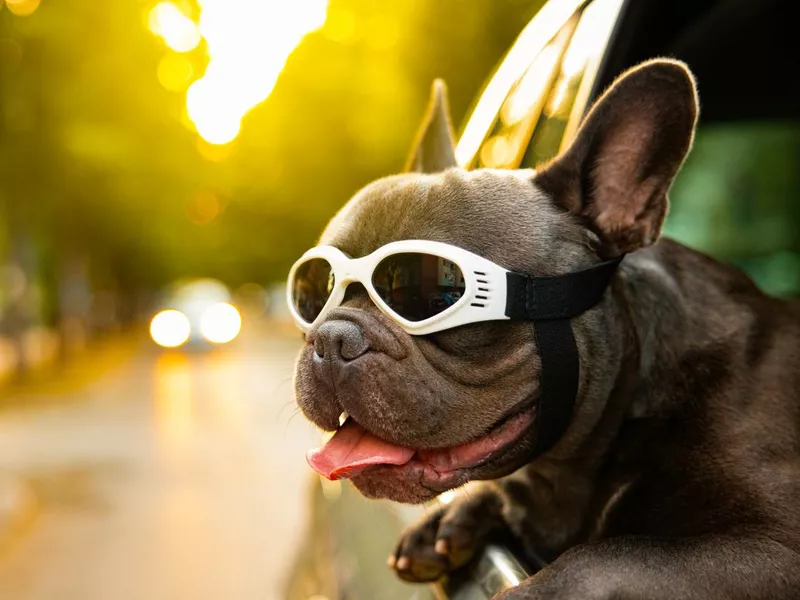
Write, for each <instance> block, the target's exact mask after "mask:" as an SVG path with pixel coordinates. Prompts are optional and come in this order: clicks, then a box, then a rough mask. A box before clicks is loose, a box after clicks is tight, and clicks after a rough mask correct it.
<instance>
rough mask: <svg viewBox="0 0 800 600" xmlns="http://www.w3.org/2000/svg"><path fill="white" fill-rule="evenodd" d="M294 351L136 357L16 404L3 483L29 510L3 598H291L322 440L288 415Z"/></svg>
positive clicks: (247, 347) (1, 556) (294, 340)
mask: <svg viewBox="0 0 800 600" xmlns="http://www.w3.org/2000/svg"><path fill="white" fill-rule="evenodd" d="M298 346H299V339H298V337H297V336H291V337H290V336H282V335H278V334H273V335H271V336H269V337H264V336H260V337H257V338H255V339H249V340H248V339H244V340H240V341H237V342H236V343H235V347H232V348H230V349H227V350H218V351H214V352H210V353H181V352H164V353H161V352H158V351H156V350H154V349H153V348H151V347H150V346H149V345H147V344H141V345H137V346H136V347H135V350H132V351H131V352H130V353H129V355H126V356H125V358H124V359H123V360H120V361H118V363H117V364H115V365H114V366H113V367H107V368H106V367H104V368H105V369H106V370H105V371H104V372H102V373H100V374H93V376H92V377H90V378H89V381H87V382H84V383H81V384H80V385H77V386H72V387H69V386H65V389H64V390H60V389H49V390H47V391H44V392H38V393H34V394H33V395H31V394H30V393H26V394H25V395H24V397H21V398H11V399H10V400H11V401H12V404H13V405H14V406H15V407H16V408H12V409H4V410H2V411H0V473H6V474H8V473H12V474H14V475H15V476H16V477H19V478H20V479H21V480H22V481H24V482H25V483H26V484H27V485H28V486H29V487H30V489H31V490H32V491H33V497H34V499H35V507H36V508H35V511H34V516H33V517H32V518H31V522H30V523H29V524H28V525H27V526H26V528H25V531H24V532H22V533H20V534H19V535H18V536H17V537H18V539H15V540H13V543H11V544H10V545H8V547H6V548H3V549H2V552H0V598H2V599H3V600H111V599H113V600H206V599H208V600H212V599H213V600H220V599H226V598H230V599H236V600H249V599H254V600H255V599H258V600H273V599H274V600H278V599H280V598H282V597H283V594H282V589H283V578H284V574H285V572H286V570H287V568H288V566H289V564H290V563H291V562H292V560H293V558H294V554H295V552H296V549H297V547H298V545H299V543H300V537H301V535H302V533H303V528H304V525H305V520H306V517H307V511H308V503H307V502H306V498H307V496H308V495H309V494H308V492H309V489H310V486H311V485H312V484H313V483H314V481H313V479H312V477H311V473H310V471H309V469H308V468H307V466H306V465H305V461H304V458H303V457H304V454H305V451H306V449H307V448H308V447H309V446H310V445H311V444H314V443H316V442H318V441H319V435H318V434H317V432H316V431H314V430H313V428H312V427H310V426H309V425H308V424H307V423H306V422H305V420H304V419H303V417H302V415H296V416H294V417H293V415H294V413H295V410H294V405H293V404H292V390H291V373H292V361H293V358H294V355H295V352H296V351H297V348H298ZM98 368H99V367H98ZM8 400H9V399H8V398H6V399H4V400H3V402H4V403H6V404H8V402H7V401H8Z"/></svg>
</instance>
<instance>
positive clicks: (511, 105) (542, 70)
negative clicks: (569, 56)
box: [478, 17, 577, 169]
mask: <svg viewBox="0 0 800 600" xmlns="http://www.w3.org/2000/svg"><path fill="white" fill-rule="evenodd" d="M576 25H577V18H576V17H573V18H572V19H570V20H569V21H568V22H567V24H566V25H565V26H564V27H562V28H561V30H559V32H558V34H556V37H555V38H554V39H553V41H551V42H550V43H549V44H547V46H545V47H544V49H543V50H542V51H541V52H540V53H539V55H538V56H537V57H536V58H535V59H534V61H533V62H532V63H531V64H530V66H529V67H528V68H527V69H526V70H525V72H524V74H523V75H522V77H521V78H520V79H519V80H518V81H517V82H516V83H515V84H514V87H512V88H511V93H509V95H508V97H506V99H505V101H504V102H503V105H502V107H501V108H500V113H499V114H498V117H497V119H496V121H495V125H494V127H493V128H492V130H491V132H490V133H489V136H488V137H487V138H486V141H485V142H484V143H483V145H482V146H481V150H480V152H479V153H478V166H480V167H491V168H496V169H511V168H515V167H516V166H517V165H519V163H520V160H521V159H522V155H523V154H524V153H525V149H526V147H527V143H528V140H529V139H530V136H531V132H532V131H533V130H534V129H535V127H536V123H537V121H538V120H539V117H540V115H541V114H542V111H543V110H544V108H545V101H546V100H547V97H548V94H547V91H548V90H549V89H550V88H551V87H552V85H553V80H554V78H555V76H556V75H557V74H558V72H559V69H558V67H559V65H560V63H561V61H562V58H563V56H564V52H565V50H566V48H567V43H568V42H569V40H570V38H571V37H572V34H573V32H574V30H575V26H576Z"/></svg>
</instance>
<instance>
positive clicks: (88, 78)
mask: <svg viewBox="0 0 800 600" xmlns="http://www.w3.org/2000/svg"><path fill="white" fill-rule="evenodd" d="M540 4H541V2H539V1H533V2H523V1H521V0H471V1H466V0H448V1H442V2H436V3H431V2H423V1H422V0H410V1H408V2H400V3H376V2H369V1H367V0H331V2H330V5H329V12H328V19H327V22H326V24H325V26H324V27H323V28H322V29H321V30H320V31H318V32H316V33H313V34H311V35H310V36H308V37H307V39H306V40H305V41H304V42H303V43H302V44H301V45H300V47H299V48H298V49H297V50H296V51H295V52H294V54H293V55H292V56H291V57H290V59H289V61H288V64H287V65H286V69H285V70H284V72H283V74H282V76H281V78H280V79H279V81H278V84H277V86H276V88H275V90H274V92H273V94H272V95H271V97H270V98H269V99H268V100H267V101H266V102H265V103H263V104H262V105H261V106H259V107H258V108H257V109H255V110H254V111H252V113H251V114H250V115H249V116H248V117H247V118H246V119H245V122H244V125H243V131H242V134H241V135H240V137H239V139H238V140H237V141H236V142H234V143H233V144H231V145H230V146H228V147H223V148H219V147H212V146H209V145H207V144H204V143H202V142H198V140H197V138H196V136H195V134H194V133H193V132H192V131H190V129H189V128H187V127H186V123H185V119H186V118H185V108H184V100H185V98H184V96H183V95H182V94H181V93H176V92H174V91H172V92H171V91H167V90H166V89H164V88H163V87H162V85H161V84H160V83H159V78H158V75H157V74H158V69H159V62H160V61H161V60H162V59H163V58H164V57H166V56H168V55H169V53H170V51H169V50H167V49H166V48H164V47H163V46H162V44H161V42H160V41H159V40H158V39H157V38H155V37H154V36H152V35H150V33H149V32H148V31H147V28H146V23H145V20H146V14H147V10H148V9H149V8H150V6H151V4H150V3H145V2H139V3H131V2H97V1H96V0H70V1H69V2H44V3H42V4H41V6H40V7H39V9H38V10H37V11H36V12H35V13H33V14H32V15H31V16H28V17H18V16H14V15H11V14H10V13H9V11H7V10H6V11H0V218H1V219H2V223H1V224H0V263H8V262H9V261H16V262H19V261H20V259H19V257H20V256H22V255H23V254H24V255H25V256H26V259H25V261H24V262H25V264H24V265H23V266H24V268H25V269H26V270H27V274H28V277H29V278H31V279H32V280H36V282H37V285H40V286H41V287H42V289H43V290H44V291H45V293H44V294H42V297H43V298H44V300H45V301H44V302H43V304H42V306H40V307H38V308H37V312H38V313H39V314H38V316H37V318H38V319H39V320H42V321H44V322H47V323H55V322H57V321H59V320H60V319H61V318H62V317H64V316H65V315H64V314H62V313H63V312H64V311H67V312H69V311H70V310H72V308H70V306H69V303H68V302H66V299H65V295H67V296H68V295H69V294H65V292H64V290H66V289H69V288H70V281H67V282H66V283H65V281H64V279H65V278H66V279H68V280H69V279H70V278H73V279H75V281H72V282H71V283H72V284H74V285H76V286H80V285H84V284H85V285H89V286H90V287H91V288H92V289H105V290H112V291H114V292H116V294H117V296H118V298H119V299H120V300H121V301H122V302H123V311H122V313H123V316H124V317H126V318H131V317H132V316H133V315H134V313H135V308H136V307H135V304H134V302H133V300H134V299H135V298H137V297H138V296H140V295H141V293H142V292H143V291H145V292H147V291H152V290H154V289H157V288H158V287H159V286H162V285H164V284H165V283H167V282H169V281H171V280H172V279H174V278H176V277H180V276H201V275H209V276H215V277H218V278H220V279H222V280H223V281H226V282H227V283H230V284H232V285H237V284H240V283H244V282H246V281H251V280H254V281H259V282H261V283H265V282H268V281H270V280H277V279H280V278H282V277H283V276H284V274H285V272H286V269H287V268H288V265H289V264H290V263H291V262H292V261H293V260H294V258H295V257H296V256H298V255H299V254H300V253H301V252H302V251H303V250H304V249H305V248H306V247H308V246H309V245H311V244H312V243H313V242H314V238H315V237H316V236H317V235H318V233H319V231H320V230H321V228H322V227H323V226H324V223H325V222H326V221H327V220H328V219H329V218H330V217H331V216H332V215H333V213H334V212H335V211H336V210H337V208H338V207H339V206H341V204H343V203H344V201H346V199H347V198H348V197H349V196H350V195H351V194H352V193H353V192H354V191H355V190H356V189H358V188H359V187H360V186H362V185H363V184H365V183H366V182H368V181H369V180H371V179H374V178H376V177H379V176H382V175H386V174H390V173H392V172H395V171H397V170H399V169H400V167H401V166H402V164H403V161H404V158H405V153H406V150H407V148H408V146H409V144H410V141H411V139H412V137H413V135H414V130H415V128H416V124H417V122H418V120H419V118H420V117H421V114H422V111H423V110H424V107H425V104H426V101H427V94H428V90H429V87H430V83H431V80H432V79H433V78H434V77H443V78H445V79H446V80H447V81H448V83H449V84H450V89H451V99H452V105H453V108H454V112H455V115H454V117H455V121H456V123H458V122H460V121H461V119H462V118H463V116H464V115H465V113H466V111H467V109H468V106H469V103H470V102H471V101H472V99H473V98H474V97H475V95H476V94H477V92H478V91H479V88H480V85H481V84H482V83H483V81H484V80H485V79H486V77H487V76H488V74H489V72H490V71H491V68H492V66H493V65H494V64H496V63H497V61H498V60H499V58H500V57H501V55H502V53H503V52H504V51H505V50H506V48H507V47H508V46H509V45H510V43H511V42H512V41H513V39H514V38H515V36H516V35H517V33H518V32H519V31H520V30H521V29H522V27H523V26H524V24H525V23H526V22H527V21H528V20H529V18H530V17H531V15H532V14H533V13H534V12H535V11H536V10H537V9H538V7H539V5H540ZM194 8H195V10H196V7H194ZM185 56H187V60H188V61H190V62H189V64H190V66H191V67H192V68H193V70H194V72H195V73H201V72H202V70H203V68H204V63H205V57H204V53H203V49H202V47H200V48H199V49H197V50H196V51H194V52H193V53H191V54H188V55H185ZM179 87H180V86H178V88H179ZM15 257H17V258H15ZM76 265H78V267H76ZM80 265H83V266H82V267H81V266H80ZM76 278H77V279H76ZM80 278H84V279H85V280H86V281H79V280H78V279H80ZM126 300H127V302H126ZM65 302H66V303H65Z"/></svg>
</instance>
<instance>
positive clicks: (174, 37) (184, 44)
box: [149, 2, 201, 52]
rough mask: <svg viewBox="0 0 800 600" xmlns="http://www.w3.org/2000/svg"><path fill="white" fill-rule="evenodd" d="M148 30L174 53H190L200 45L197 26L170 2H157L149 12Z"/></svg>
mask: <svg viewBox="0 0 800 600" xmlns="http://www.w3.org/2000/svg"><path fill="white" fill-rule="evenodd" d="M149 25H150V30H151V31H152V32H153V33H155V34H156V35H158V36H159V37H161V39H163V40H164V43H165V44H167V46H169V47H170V48H172V49H173V50H175V51H176V52H190V51H192V50H194V49H195V48H197V46H198V44H200V40H201V37H200V31H199V30H198V28H197V24H196V23H195V22H194V21H192V20H191V19H190V18H189V17H187V16H186V15H185V14H183V12H182V11H181V9H180V8H178V7H177V6H176V5H174V4H173V3H172V2H159V3H158V4H156V5H155V6H154V7H153V8H152V9H151V11H150V18H149Z"/></svg>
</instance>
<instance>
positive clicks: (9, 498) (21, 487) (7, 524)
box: [0, 474, 38, 558]
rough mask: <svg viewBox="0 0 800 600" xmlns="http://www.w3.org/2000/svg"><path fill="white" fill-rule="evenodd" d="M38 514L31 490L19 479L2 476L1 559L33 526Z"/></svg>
mask: <svg viewBox="0 0 800 600" xmlns="http://www.w3.org/2000/svg"><path fill="white" fill-rule="evenodd" d="M37 513H38V505H37V502H36V497H35V496H34V494H33V492H32V491H31V489H30V488H29V487H28V486H27V485H26V484H25V483H24V482H23V481H22V480H21V479H19V478H16V477H14V476H12V475H9V474H0V558H2V557H3V555H4V554H5V553H6V552H8V551H9V550H10V548H11V546H12V545H13V544H14V542H15V541H16V540H17V539H18V538H19V537H20V536H22V535H23V534H24V533H25V530H26V529H27V528H28V527H29V526H30V525H32V524H33V522H34V521H35V520H36V515H37Z"/></svg>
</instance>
